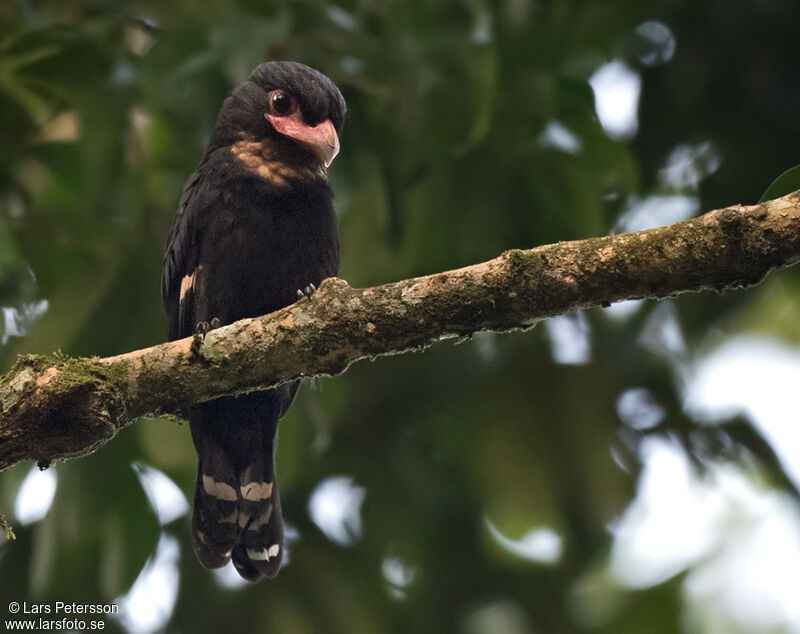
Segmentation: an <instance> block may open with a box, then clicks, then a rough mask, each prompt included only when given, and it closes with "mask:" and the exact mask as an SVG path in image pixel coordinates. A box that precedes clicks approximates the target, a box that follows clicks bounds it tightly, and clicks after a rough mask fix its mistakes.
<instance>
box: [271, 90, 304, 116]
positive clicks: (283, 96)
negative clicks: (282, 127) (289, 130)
mask: <svg viewBox="0 0 800 634" xmlns="http://www.w3.org/2000/svg"><path fill="white" fill-rule="evenodd" d="M269 110H270V112H271V113H272V114H274V115H277V116H279V117H286V116H288V115H290V114H292V113H293V112H294V111H295V110H297V100H296V99H295V98H294V97H292V96H291V95H290V94H288V93H286V92H284V91H283V90H273V91H272V92H271V93H269Z"/></svg>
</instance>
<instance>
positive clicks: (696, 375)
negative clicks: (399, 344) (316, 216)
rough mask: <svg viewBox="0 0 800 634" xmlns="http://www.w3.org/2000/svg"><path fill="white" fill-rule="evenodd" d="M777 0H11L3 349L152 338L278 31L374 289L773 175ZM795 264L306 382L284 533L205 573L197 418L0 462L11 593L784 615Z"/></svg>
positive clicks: (768, 623) (333, 609) (142, 618)
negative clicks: (41, 460)
mask: <svg viewBox="0 0 800 634" xmlns="http://www.w3.org/2000/svg"><path fill="white" fill-rule="evenodd" d="M798 27H800V5H798V4H797V3H796V2H795V0H769V1H756V0H750V1H748V0H724V1H723V0H704V1H702V2H698V1H697V0H652V1H650V2H641V1H638V0H636V1H634V0H609V1H607V2H596V1H591V0H499V1H497V2H489V1H488V0H463V1H460V2H441V3H436V2H422V1H411V2H404V1H400V0H388V1H386V0H382V1H378V0H341V1H340V2H338V3H335V4H334V3H332V2H328V1H325V0H294V1H288V0H286V1H275V2H264V1H255V0H237V1H235V2H231V1H222V0H208V1H205V2H202V3H200V2H189V1H188V0H177V1H174V2H169V3H166V2H156V1H154V0H141V1H131V2H112V1H110V0H109V1H102V0H40V1H34V0H15V1H9V0H0V309H1V310H0V369H5V368H7V367H8V366H9V365H10V364H11V363H12V361H13V359H14V357H15V355H16V354H18V353H21V352H52V351H54V350H56V349H61V350H63V351H64V352H65V353H68V354H75V355H109V354H115V353H120V352H124V351H127V350H131V349H134V348H138V347H144V346H148V345H151V344H155V343H157V342H160V341H163V340H164V338H165V333H166V322H165V318H164V316H163V314H162V308H161V303H160V297H159V275H160V266H161V254H162V248H163V244H164V240H165V237H166V234H167V232H168V230H169V227H170V224H171V222H172V217H173V214H174V210H175V206H176V201H177V199H178V197H179V194H180V190H181V186H182V184H183V182H184V180H185V179H186V178H187V177H188V175H189V174H190V173H191V172H192V170H193V168H194V166H195V164H196V162H197V161H198V159H199V157H200V155H201V153H202V150H203V147H204V144H205V142H206V140H207V138H208V134H209V131H210V130H211V127H212V126H213V123H214V120H215V116H216V111H217V109H218V107H219V105H220V103H221V101H222V99H223V98H224V97H225V95H226V93H227V92H228V91H229V90H230V89H231V88H232V87H233V86H235V85H236V84H237V83H239V82H241V81H243V80H245V79H246V78H247V76H248V74H249V71H250V70H251V69H252V68H253V67H254V66H255V65H256V64H257V63H259V62H261V61H264V60H267V59H295V60H298V61H302V62H305V63H307V64H309V65H311V66H314V67H316V68H318V69H320V70H322V71H323V72H325V73H326V74H328V75H329V76H330V77H331V78H332V79H333V80H334V81H335V82H336V83H337V84H338V85H339V87H340V88H341V90H342V92H343V93H344V95H345V98H346V99H347V102H348V105H349V114H348V120H347V123H346V126H345V130H344V133H343V135H342V138H341V141H342V152H341V154H340V155H339V157H338V158H337V160H336V162H335V163H334V164H333V166H332V168H331V181H332V184H333V187H334V189H335V191H336V207H337V213H338V215H339V220H340V229H341V241H342V253H343V261H342V269H341V276H342V277H344V278H345V279H347V280H348V281H349V282H350V283H351V284H352V285H354V286H367V285H373V284H379V283H383V282H390V281H395V280H399V279H402V278H406V277H409V276H413V275H420V274H425V273H432V272H436V271H440V270H445V269H449V268H454V267H458V266H462V265H467V264H471V263H475V262H478V261H481V260H485V259H489V258H491V257H494V256H496V255H498V254H499V253H501V252H502V251H503V250H505V249H509V248H512V247H531V246H535V245H537V244H542V243H547V242H553V241H558V240H569V239H576V238H584V237H590V236H596V235H603V234H606V233H609V232H619V231H628V230H636V229H642V228H647V227H651V226H657V225H661V224H668V223H671V222H674V221H677V220H680V219H683V218H686V217H689V216H691V215H694V214H697V213H700V212H702V211H704V210H708V209H711V208H715V207H719V206H724V205H727V204H733V203H753V202H756V201H757V200H758V199H759V197H760V196H761V193H762V192H763V191H764V190H765V189H766V187H767V186H768V185H769V183H770V181H771V180H772V179H773V178H775V177H776V176H777V175H778V174H779V173H780V172H782V171H783V170H784V169H786V168H788V167H790V166H792V165H794V164H795V163H798V162H800V152H798V148H800V83H799V82H798V81H797V55H798V41H797V32H798ZM799 290H800V271H798V270H794V269H788V270H785V271H780V272H776V273H773V274H771V275H770V276H769V277H768V278H767V279H766V280H765V281H764V282H763V283H762V284H760V285H759V286H758V287H756V288H752V289H748V290H743V291H737V292H733V293H728V294H725V295H716V294H703V295H687V296H682V297H679V298H677V299H675V300H668V301H662V302H653V301H643V302H624V303H621V304H617V305H614V306H611V307H610V308H607V309H597V310H590V311H586V312H583V313H580V314H572V315H567V316H563V317H559V318H556V319H553V320H550V321H548V322H546V323H544V324H542V325H540V326H538V327H537V328H536V329H534V330H533V331H531V332H527V333H514V334H508V335H502V336H499V335H494V334H491V333H484V334H480V335H476V336H475V337H473V338H472V339H470V340H469V341H466V342H462V343H460V344H453V343H443V344H440V345H438V346H434V347H433V348H431V349H429V350H428V351H426V352H424V353H421V354H413V355H405V356H401V357H391V358H385V359H381V360H379V361H376V362H374V363H362V364H360V365H357V366H355V367H353V368H351V370H350V371H348V372H347V373H346V375H343V376H340V377H337V378H335V379H329V380H321V381H315V382H313V383H312V384H310V385H306V386H305V387H304V388H303V389H302V390H301V393H300V395H299V397H298V399H297V401H296V402H295V404H294V406H293V407H292V410H291V411H290V413H289V414H288V415H287V416H286V418H285V419H284V420H283V421H282V423H281V445H280V450H279V455H278V473H279V477H280V482H281V493H282V499H283V503H284V513H285V516H286V519H287V522H288V523H289V524H290V534H291V537H292V541H291V543H290V557H289V561H288V564H287V565H286V566H285V568H284V570H283V571H282V572H281V574H280V576H279V577H278V579H277V580H276V581H272V582H264V583H261V584H258V585H243V584H242V583H239V582H238V581H237V577H236V575H235V573H233V572H232V571H231V570H229V569H226V570H223V571H221V572H218V573H212V572H209V571H206V570H204V569H202V568H201V567H200V566H199V564H198V563H197V562H196V561H195V559H194V556H193V555H192V552H191V548H190V545H189V541H188V536H189V530H188V515H187V510H188V505H187V502H186V499H187V497H188V498H189V499H190V497H191V491H192V486H193V481H194V469H195V458H194V453H193V450H192V447H191V442H190V439H189V430H188V429H187V427H186V426H180V425H177V424H175V422H174V421H166V420H148V421H142V422H138V423H136V424H134V425H132V426H131V427H129V428H128V429H127V430H125V431H124V432H123V433H121V434H120V435H119V436H118V437H117V438H116V439H115V440H114V441H113V442H111V443H110V444H109V445H107V446H106V447H104V448H102V449H101V450H100V451H99V452H97V453H96V454H95V455H93V456H91V457H89V458H85V459H81V460H74V461H70V462H66V463H59V464H56V465H54V466H53V467H51V468H50V469H49V470H47V471H45V472H42V473H39V472H38V471H37V470H36V468H35V466H32V465H29V464H22V465H17V466H16V467H14V468H12V469H10V470H8V471H7V472H5V473H3V474H2V475H0V511H1V512H3V513H4V514H5V515H6V516H7V518H8V519H9V521H11V523H12V524H13V525H14V528H15V532H16V540H14V541H5V542H4V541H3V540H2V537H0V543H2V545H0V614H2V618H3V619H5V618H8V617H9V616H10V615H8V614H7V612H6V607H5V606H6V604H7V603H8V602H9V601H12V600H15V601H28V602H40V603H42V602H45V603H46V602H54V601H57V600H59V601H67V602H70V601H77V602H91V603H106V602H112V601H115V602H116V603H117V604H118V605H119V606H120V607H121V615H120V616H119V618H116V619H109V620H108V623H107V627H106V630H107V631H113V632H126V631H127V632H131V633H133V634H137V633H141V634H149V633H151V632H155V631H159V630H164V629H165V630H166V631H169V632H223V631H225V632H233V631H240V632H258V631H270V632H291V633H296V632H297V633H304V632H342V633H344V632H347V633H348V634H353V633H362V632H364V633H374V632H429V631H430V632H463V633H465V634H478V633H491V634H506V633H508V634H523V633H537V632H542V633H562V632H563V633H576V632H577V633H581V632H598V633H600V632H607V633H615V634H616V633H626V632H629V633H632V634H634V633H637V634H638V633H641V632H648V633H649V634H659V633H661V632H663V633H673V632H702V633H726V634H727V633H737V632H742V633H744V632H747V633H754V634H756V633H758V634H764V633H778V632H800V602H798V601H797V596H798V591H799V589H800V512H799V511H800V509H799V508H798V498H797V494H796V487H797V485H798V484H800V420H798V411H800V407H799V406H800V396H799V395H798V390H797V385H798V383H800V320H799V319H798V315H799V314H800V296H799V295H798V291H799Z"/></svg>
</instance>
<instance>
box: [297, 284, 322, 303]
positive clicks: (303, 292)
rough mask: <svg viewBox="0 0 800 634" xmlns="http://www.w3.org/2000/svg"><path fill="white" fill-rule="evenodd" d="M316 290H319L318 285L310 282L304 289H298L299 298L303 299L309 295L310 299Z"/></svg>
mask: <svg viewBox="0 0 800 634" xmlns="http://www.w3.org/2000/svg"><path fill="white" fill-rule="evenodd" d="M316 290H317V287H316V286H314V285H313V284H309V285H308V286H306V287H305V288H304V289H303V290H300V289H299V288H298V289H297V299H298V300H301V299H303V298H304V297H308V299H311V296H312V295H313V294H314V292H315V291H316Z"/></svg>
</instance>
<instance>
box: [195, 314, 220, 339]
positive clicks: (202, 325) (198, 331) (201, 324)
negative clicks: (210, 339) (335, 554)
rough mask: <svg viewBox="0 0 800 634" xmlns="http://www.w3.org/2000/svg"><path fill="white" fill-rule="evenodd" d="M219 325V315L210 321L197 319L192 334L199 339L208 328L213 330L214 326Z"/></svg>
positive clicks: (206, 332) (204, 336) (203, 337)
mask: <svg viewBox="0 0 800 634" xmlns="http://www.w3.org/2000/svg"><path fill="white" fill-rule="evenodd" d="M219 326H220V321H219V317H214V319H212V320H211V321H198V322H197V326H195V329H194V334H195V336H199V337H200V338H201V339H205V338H206V335H207V334H208V331H209V330H214V329H215V328H219Z"/></svg>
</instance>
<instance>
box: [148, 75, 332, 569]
mask: <svg viewBox="0 0 800 634" xmlns="http://www.w3.org/2000/svg"><path fill="white" fill-rule="evenodd" d="M345 109H346V108H345V102H344V98H343V97H342V95H341V93H340V92H339V90H338V89H337V88H336V86H335V85H334V84H333V82H332V81H331V80H330V79H329V78H328V77H326V76H325V75H323V74H322V73H320V72H318V71H316V70H314V69H312V68H309V67H308V66H305V65H303V64H299V63H296V62H265V63H263V64H261V65H259V66H258V67H257V68H256V69H255V70H254V71H253V73H252V74H251V76H250V79H249V80H248V81H247V82H245V83H244V84H242V85H241V86H239V87H238V88H236V89H235V90H234V91H233V93H232V94H231V95H230V96H229V97H228V98H227V99H225V101H224V102H223V104H222V109H221V110H220V113H219V116H218V119H217V124H216V127H215V128H214V131H213V133H212V135H211V140H210V142H209V144H208V147H207V148H206V151H205V154H204V156H203V158H202V160H201V162H200V165H199V167H198V168H197V171H196V172H195V173H194V174H192V176H191V178H189V180H188V181H187V183H186V185H185V186H184V189H183V195H182V196H181V199H180V203H179V204H178V213H177V216H176V218H175V223H174V225H173V227H172V231H171V232H170V235H169V238H168V240H167V248H166V252H165V254H164V269H163V276H162V289H161V290H162V296H163V299H164V304H165V306H166V310H167V315H168V317H169V338H170V340H172V339H178V338H182V337H187V336H189V335H192V334H194V333H196V332H200V333H201V334H205V332H206V331H207V330H208V329H209V328H210V327H211V328H213V327H216V326H217V325H225V324H229V323H231V322H233V321H236V320H237V319H243V318H245V317H256V316H258V315H263V314H266V313H269V312H272V311H274V310H277V309H279V308H282V307H283V306H287V305H289V304H291V303H293V302H295V301H297V299H298V296H299V295H300V296H302V295H303V294H306V295H308V296H309V297H310V294H311V293H312V292H313V290H314V289H315V287H316V286H317V285H319V283H320V282H321V281H322V280H323V279H325V278H327V277H331V276H333V275H336V273H337V271H338V268H339V241H338V237H337V233H336V222H335V217H334V211H333V203H332V199H333V194H332V192H331V189H330V187H329V185H328V177H327V169H328V166H329V165H330V163H331V161H333V159H334V157H335V156H336V154H337V152H338V151H339V137H338V135H339V133H340V132H341V128H342V124H343V123H344V115H345ZM298 291H303V292H302V293H298ZM298 385H299V384H298V383H297V382H295V383H291V384H286V385H283V386H281V387H279V388H276V389H272V390H267V391H262V392H256V393H251V394H247V395H243V396H238V397H224V398H219V399H216V400H213V401H209V402H207V403H202V404H200V405H196V406H194V407H192V408H191V409H190V411H189V422H190V424H191V430H192V440H193V441H194V445H195V448H196V449H197V457H198V466H197V484H196V487H195V497H194V511H193V516H192V538H193V544H194V550H195V553H196V554H197V558H198V559H199V560H200V563H202V564H203V565H204V566H206V567H207V568H219V567H221V566H224V565H225V564H226V563H227V562H228V561H229V560H230V559H233V563H234V565H235V566H236V569H237V570H238V572H239V574H240V575H242V577H244V578H245V579H249V580H251V581H255V580H257V579H259V578H261V577H262V576H267V577H274V576H275V575H276V574H277V573H278V569H279V568H280V565H281V559H282V557H283V550H284V544H283V519H282V516H281V502H280V495H279V493H278V483H277V482H276V480H275V469H274V461H273V456H274V451H275V447H276V444H277V431H278V419H279V418H280V417H281V416H283V415H284V414H285V413H286V410H287V409H288V408H289V405H290V404H291V402H292V399H293V398H294V396H295V393H296V392H297V388H298Z"/></svg>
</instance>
